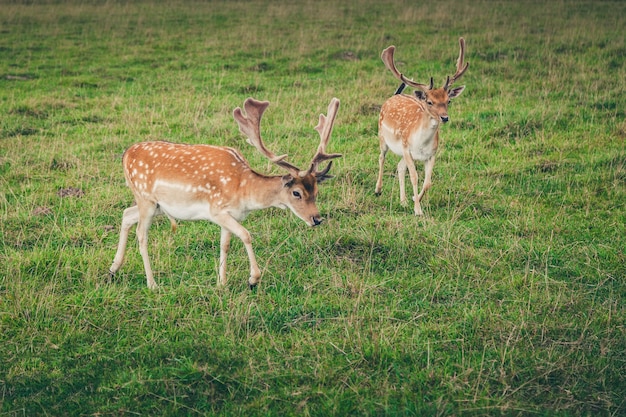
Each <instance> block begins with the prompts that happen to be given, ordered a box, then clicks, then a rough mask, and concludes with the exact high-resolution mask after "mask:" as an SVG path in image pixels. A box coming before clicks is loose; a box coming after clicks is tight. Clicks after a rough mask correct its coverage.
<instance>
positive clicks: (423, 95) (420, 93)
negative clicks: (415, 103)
mask: <svg viewBox="0 0 626 417" xmlns="http://www.w3.org/2000/svg"><path fill="white" fill-rule="evenodd" d="M415 97H417V98H418V99H419V100H426V93H425V92H423V91H422V90H415Z"/></svg>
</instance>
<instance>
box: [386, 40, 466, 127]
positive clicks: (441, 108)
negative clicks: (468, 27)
mask: <svg viewBox="0 0 626 417" xmlns="http://www.w3.org/2000/svg"><path fill="white" fill-rule="evenodd" d="M459 46H460V51H459V58H458V59H457V61H456V72H455V73H454V75H453V76H451V77H450V76H448V77H447V78H446V82H445V83H444V85H443V87H441V88H434V81H433V78H432V77H431V78H430V83H429V84H428V85H427V84H422V83H418V82H415V81H413V80H410V79H408V78H407V77H406V76H405V75H404V74H402V73H401V72H400V71H398V69H397V68H396V65H395V63H394V58H393V55H394V52H395V50H396V47H395V46H393V45H391V46H389V47H388V48H387V49H385V50H383V52H382V54H381V59H382V60H383V62H384V63H385V66H386V67H387V69H388V70H389V71H391V73H392V74H393V75H394V76H395V77H396V78H397V79H399V80H400V81H402V85H401V86H400V88H398V90H397V91H396V94H399V93H401V92H402V90H403V89H404V86H405V85H408V86H411V87H413V88H415V89H416V91H415V96H416V97H417V98H418V99H419V100H422V101H424V102H426V104H427V109H428V111H429V112H430V113H431V114H432V115H433V116H435V117H437V118H438V119H439V120H440V121H441V122H442V123H446V122H447V121H448V120H449V117H448V105H449V104H450V100H451V99H453V98H455V97H458V96H460V95H461V93H462V92H463V90H464V89H465V86H460V87H456V88H452V85H453V84H454V82H455V81H456V80H458V79H459V78H461V76H462V75H463V74H464V73H465V71H467V68H468V67H469V63H465V64H464V63H463V61H464V59H465V40H464V39H463V38H459Z"/></svg>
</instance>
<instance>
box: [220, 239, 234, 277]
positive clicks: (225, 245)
mask: <svg viewBox="0 0 626 417" xmlns="http://www.w3.org/2000/svg"><path fill="white" fill-rule="evenodd" d="M231 236H232V233H231V232H230V231H229V230H228V229H226V228H225V227H222V232H221V236H220V267H219V280H218V285H221V286H225V285H226V258H228V251H229V250H230V238H231Z"/></svg>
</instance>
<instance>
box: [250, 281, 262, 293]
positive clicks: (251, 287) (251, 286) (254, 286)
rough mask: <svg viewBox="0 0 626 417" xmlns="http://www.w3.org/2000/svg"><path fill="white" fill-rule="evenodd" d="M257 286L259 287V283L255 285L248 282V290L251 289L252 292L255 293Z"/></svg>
mask: <svg viewBox="0 0 626 417" xmlns="http://www.w3.org/2000/svg"><path fill="white" fill-rule="evenodd" d="M257 285H259V283H258V282H255V283H254V284H251V283H250V282H248V288H250V291H254V290H255V289H256V287H257Z"/></svg>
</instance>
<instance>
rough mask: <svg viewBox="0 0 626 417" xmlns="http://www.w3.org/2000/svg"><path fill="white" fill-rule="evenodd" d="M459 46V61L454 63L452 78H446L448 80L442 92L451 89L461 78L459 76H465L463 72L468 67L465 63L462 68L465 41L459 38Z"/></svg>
mask: <svg viewBox="0 0 626 417" xmlns="http://www.w3.org/2000/svg"><path fill="white" fill-rule="evenodd" d="M459 46H460V51H459V59H457V61H456V73H455V74H454V75H453V76H452V77H450V76H448V79H447V80H446V83H445V84H444V86H443V89H444V90H447V89H448V87H451V86H452V84H454V82H455V81H456V80H457V79H459V78H461V76H462V75H463V74H465V71H467V68H468V67H469V62H466V63H465V66H463V60H464V59H465V39H463V38H459Z"/></svg>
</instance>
